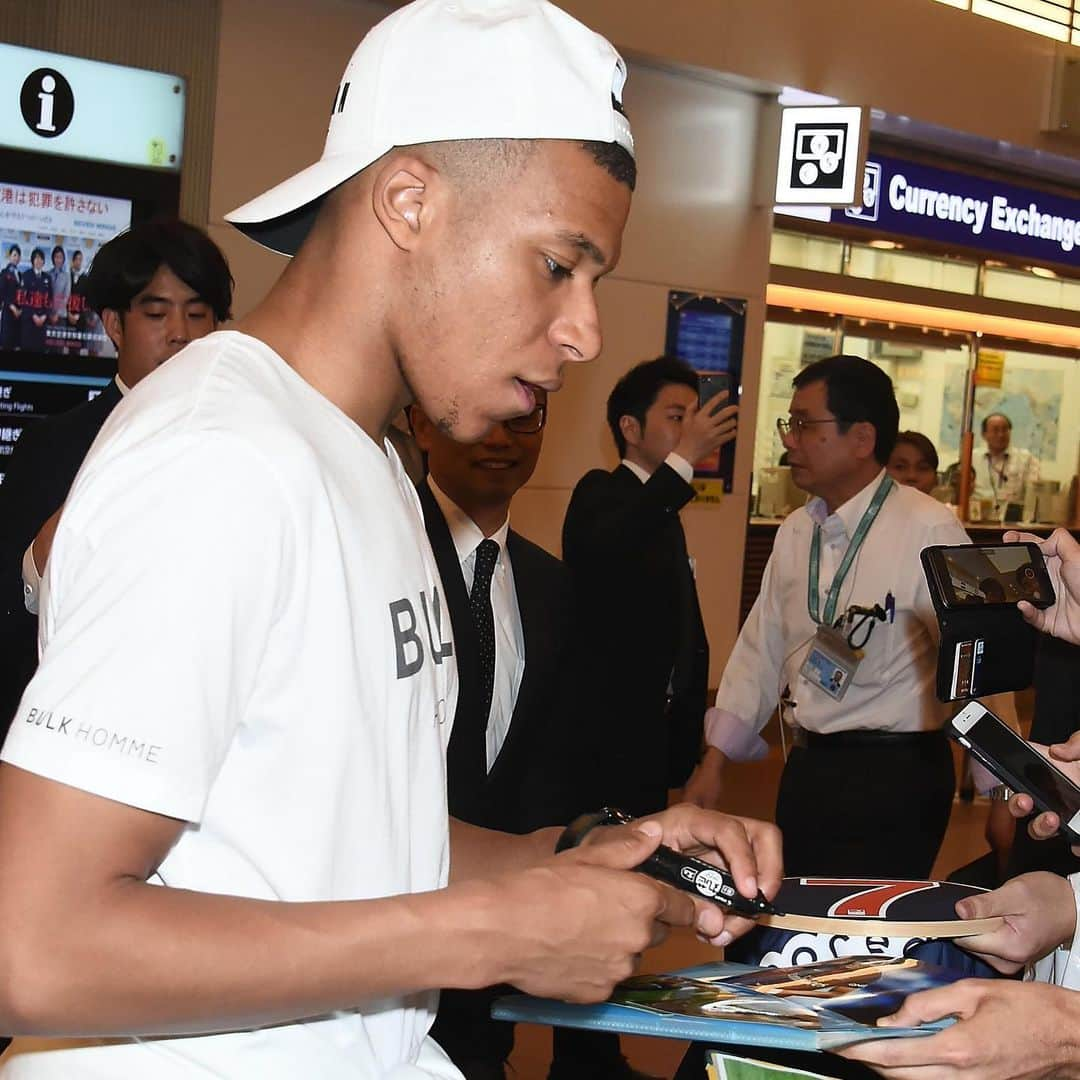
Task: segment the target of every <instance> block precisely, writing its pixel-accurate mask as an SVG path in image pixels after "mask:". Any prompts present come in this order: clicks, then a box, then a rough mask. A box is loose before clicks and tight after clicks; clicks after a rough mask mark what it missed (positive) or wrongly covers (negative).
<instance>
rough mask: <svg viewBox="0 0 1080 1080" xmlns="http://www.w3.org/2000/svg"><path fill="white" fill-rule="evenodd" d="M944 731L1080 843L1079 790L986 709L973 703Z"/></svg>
mask: <svg viewBox="0 0 1080 1080" xmlns="http://www.w3.org/2000/svg"><path fill="white" fill-rule="evenodd" d="M945 730H946V731H947V732H948V734H949V735H951V736H952V738H954V739H955V740H956V741H957V742H958V743H959V744H960V745H961V746H964V747H967V749H968V750H970V751H971V753H972V756H973V757H975V758H977V759H978V760H979V761H980V762H981V763H982V764H983V765H985V766H986V767H987V768H988V769H989V770H990V771H991V772H992V773H993V774H994V775H995V776H996V777H997V778H998V779H999V780H1000V781H1001V782H1002V783H1003V784H1007V785H1008V786H1009V787H1011V788H1013V789H1014V790H1015V791H1022V792H1024V794H1025V795H1030V796H1031V798H1032V801H1033V802H1034V803H1035V806H1036V808H1037V809H1038V810H1040V811H1046V810H1052V811H1053V812H1054V813H1055V814H1057V816H1058V817H1059V818H1060V819H1061V831H1062V832H1063V833H1064V834H1065V835H1066V836H1068V838H1069V840H1070V842H1071V843H1074V844H1077V843H1080V787H1077V786H1076V784H1074V783H1073V782H1072V781H1071V780H1070V779H1069V778H1068V777H1067V776H1066V775H1065V774H1064V773H1063V772H1062V771H1061V770H1060V769H1058V768H1056V767H1055V766H1054V765H1053V764H1052V763H1051V762H1049V761H1047V759H1046V758H1044V757H1043V756H1042V754H1040V753H1039V752H1038V750H1036V749H1035V748H1034V747H1032V746H1029V745H1028V743H1026V742H1025V741H1024V740H1023V739H1021V738H1020V736H1019V735H1017V734H1016V732H1015V731H1013V730H1012V729H1011V728H1010V727H1009V726H1008V725H1007V724H1005V723H1004V722H1003V721H1002V720H1001V719H1000V718H999V717H997V716H995V715H994V714H993V713H992V712H991V711H990V710H989V709H988V708H986V706H985V705H980V704H979V702H977V701H972V702H971V703H970V704H968V705H966V706H965V707H964V708H963V709H961V710H960V712H958V713H957V714H956V716H954V717H953V718H952V719H951V720H950V721H949V723H948V724H947V725H946V728H945Z"/></svg>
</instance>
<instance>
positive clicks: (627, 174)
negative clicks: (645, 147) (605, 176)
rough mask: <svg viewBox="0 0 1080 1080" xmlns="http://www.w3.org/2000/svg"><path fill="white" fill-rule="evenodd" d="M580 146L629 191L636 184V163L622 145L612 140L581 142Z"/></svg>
mask: <svg viewBox="0 0 1080 1080" xmlns="http://www.w3.org/2000/svg"><path fill="white" fill-rule="evenodd" d="M581 148H582V149H583V150H585V151H586V152H588V153H589V154H590V155H591V156H592V159H593V161H595V162H596V164H597V165H599V166H600V167H601V168H603V169H605V170H606V171H607V172H608V173H609V174H610V175H611V176H613V177H614V178H615V179H616V180H618V181H619V183H620V184H625V185H626V186H627V187H628V188H629V189H630V190H631V191H633V190H634V188H635V187H636V186H637V163H636V162H635V161H634V159H633V157H631V155H630V152H629V151H628V150H627V149H626V148H625V147H624V146H620V145H619V144H618V143H613V142H610V143H605V142H583V143H582V144H581Z"/></svg>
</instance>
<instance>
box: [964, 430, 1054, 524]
mask: <svg viewBox="0 0 1080 1080" xmlns="http://www.w3.org/2000/svg"><path fill="white" fill-rule="evenodd" d="M982 437H983V439H984V440H985V442H986V449H985V450H982V451H981V452H980V453H978V454H976V455H975V460H974V461H973V462H972V465H973V467H974V469H975V497H976V498H977V499H986V500H990V501H992V502H993V504H994V514H995V516H996V517H997V518H998V519H999V520H1000V519H1001V518H1003V517H1004V516H1005V512H1006V510H1007V509H1008V507H1009V505H1010V504H1013V505H1018V506H1023V504H1024V502H1025V500H1026V499H1027V498H1028V495H1029V492H1030V489H1031V486H1032V485H1033V484H1034V483H1035V482H1036V481H1037V480H1038V479H1039V459H1038V458H1037V457H1035V455H1034V454H1032V452H1031V451H1030V450H1024V449H1022V448H1020V447H1016V446H1012V445H1011V444H1012V421H1011V420H1010V419H1009V418H1008V417H1007V416H1006V415H1005V414H1004V413H1000V412H995V413H990V414H989V415H988V416H984V417H983V422H982ZM1010 520H1013V521H1015V520H1017V519H1016V518H1010Z"/></svg>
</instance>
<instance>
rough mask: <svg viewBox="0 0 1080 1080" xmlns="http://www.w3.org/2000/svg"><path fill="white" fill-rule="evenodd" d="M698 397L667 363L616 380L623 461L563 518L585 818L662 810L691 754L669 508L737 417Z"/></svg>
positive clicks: (704, 665) (678, 562) (682, 582)
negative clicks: (573, 611)
mask: <svg viewBox="0 0 1080 1080" xmlns="http://www.w3.org/2000/svg"><path fill="white" fill-rule="evenodd" d="M697 387H698V379H697V375H695V374H694V372H693V371H691V370H690V369H689V368H688V367H687V366H686V365H685V364H683V363H682V362H681V361H679V360H676V359H673V358H670V357H660V358H658V359H656V360H651V361H648V362H646V363H642V364H639V365H638V366H637V367H635V368H633V369H632V370H631V371H630V372H628V373H627V374H626V375H624V376H623V378H622V379H620V380H619V382H618V383H617V384H616V386H615V389H614V390H613V391H612V392H611V396H610V397H609V398H608V407H607V420H608V425H609V426H610V428H611V433H612V435H613V437H614V439H615V445H616V447H617V448H618V452H619V456H620V458H621V459H622V463H621V464H620V465H619V466H618V468H616V469H614V470H613V471H612V472H605V471H603V470H601V469H594V470H593V471H592V472H589V473H586V474H585V476H583V477H582V478H581V480H580V481H579V482H578V485H577V487H576V488H575V489H574V494H573V496H572V497H571V500H570V506H569V508H568V510H567V513H566V521H565V523H564V525H563V558H564V559H565V560H566V564H567V566H568V567H569V568H570V571H571V574H572V577H573V581H574V587H575V597H576V605H577V609H578V612H579V617H578V622H577V627H578V647H579V650H580V652H581V655H582V657H583V663H585V664H587V665H588V670H589V679H588V680H587V682H585V683H583V685H582V695H581V696H582V702H583V705H584V706H585V707H586V708H587V710H588V712H587V713H586V716H587V718H588V722H587V724H585V725H583V731H582V739H583V742H582V744H581V750H580V753H579V754H578V755H577V760H578V761H579V762H581V763H583V764H584V765H585V767H586V768H587V771H588V776H587V777H583V779H582V789H583V790H585V791H591V793H592V797H591V798H589V799H588V800H586V802H587V804H588V806H595V805H611V806H617V807H619V808H621V809H624V810H627V811H629V812H630V813H633V814H636V815H640V814H647V813H652V812H654V811H657V810H661V809H663V808H664V807H665V806H666V805H667V799H668V790H669V789H670V788H674V787H680V786H681V785H682V784H683V783H684V782H685V781H686V779H687V777H688V776H689V775H690V773H691V771H692V770H693V767H694V765H695V764H696V761H697V757H698V754H699V751H700V748H701V738H702V724H703V718H704V715H705V708H706V694H707V686H708V677H709V646H708V642H707V641H706V638H705V628H704V625H703V623H702V619H701V609H700V607H699V606H698V597H697V588H696V586H695V583H694V575H693V567H692V564H691V561H690V558H689V555H688V553H687V550H686V538H685V536H684V534H683V528H682V523H681V522H680V521H679V510H680V509H681V508H682V507H683V506H685V505H686V504H687V503H688V502H689V501H690V500H691V499H692V498H693V497H694V489H693V488H692V487H691V485H690V480H691V478H692V476H693V464H694V462H696V461H700V460H701V459H702V458H704V457H706V456H707V455H708V454H710V453H712V452H713V451H714V450H716V449H717V448H718V447H720V446H722V445H724V444H725V443H728V442H730V441H731V440H732V439H733V438H734V437H735V415H736V412H737V409H736V408H735V407H734V406H727V407H724V406H723V401H724V400H725V398H726V395H717V396H716V397H714V398H713V399H712V400H710V401H708V402H706V405H705V407H703V408H701V409H698V407H697V405H698V396H697ZM584 740H587V741H584ZM588 806H586V804H585V802H583V804H582V807H581V808H582V809H586V808H588Z"/></svg>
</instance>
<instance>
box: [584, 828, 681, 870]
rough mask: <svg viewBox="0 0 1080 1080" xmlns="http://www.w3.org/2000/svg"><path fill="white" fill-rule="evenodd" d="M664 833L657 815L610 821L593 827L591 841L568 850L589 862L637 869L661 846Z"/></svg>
mask: <svg viewBox="0 0 1080 1080" xmlns="http://www.w3.org/2000/svg"><path fill="white" fill-rule="evenodd" d="M663 835H664V831H663V829H662V827H661V826H660V824H659V823H658V822H657V821H655V820H653V819H645V820H642V821H635V822H634V824H633V825H615V826H611V825H606V826H604V827H603V828H600V829H593V830H592V831H591V832H590V833H589V842H588V843H587V844H582V845H581V846H580V847H576V848H574V849H573V851H570V852H566V853H565V854H566V855H567V856H568V857H571V858H575V859H576V861H579V862H583V863H587V864H588V865H589V866H603V867H607V868H608V869H610V870H633V869H634V868H635V867H638V866H640V865H641V864H642V863H643V862H644V861H645V860H646V859H647V858H648V857H649V856H650V855H651V854H652V853H653V852H654V851H655V850H656V849H657V848H658V847H659V846H660V841H661V839H662V837H663Z"/></svg>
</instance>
